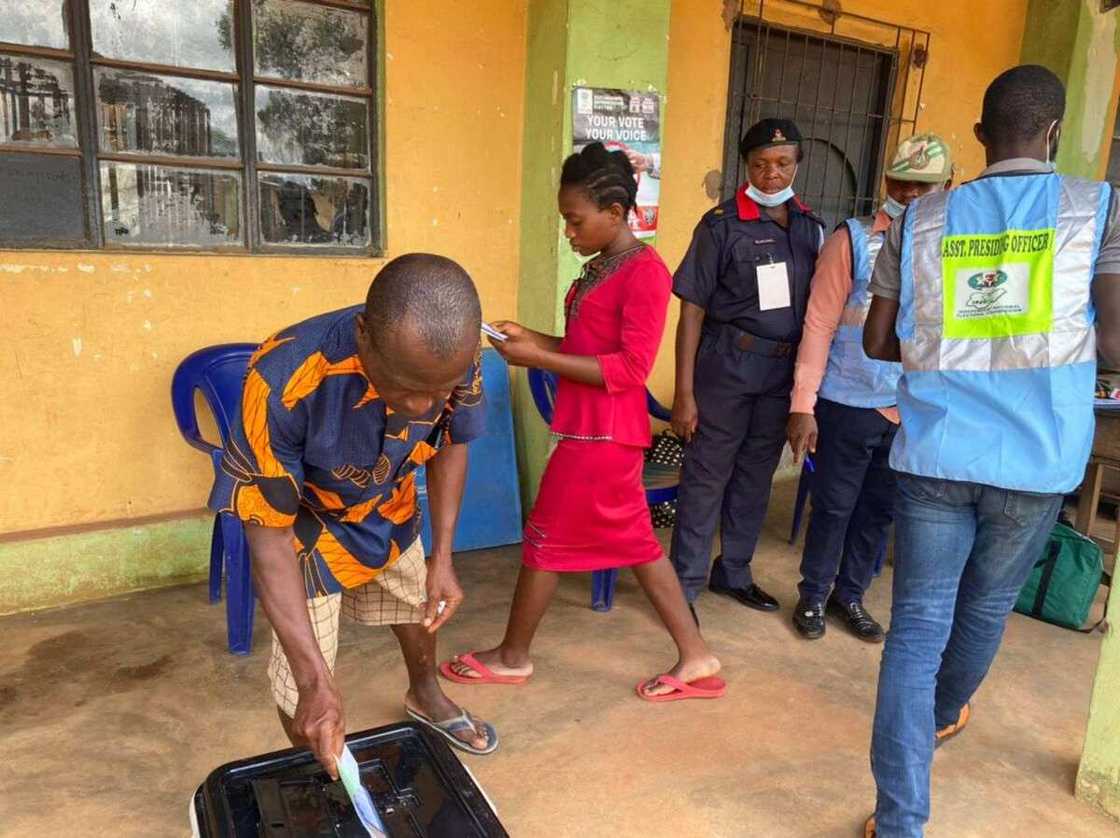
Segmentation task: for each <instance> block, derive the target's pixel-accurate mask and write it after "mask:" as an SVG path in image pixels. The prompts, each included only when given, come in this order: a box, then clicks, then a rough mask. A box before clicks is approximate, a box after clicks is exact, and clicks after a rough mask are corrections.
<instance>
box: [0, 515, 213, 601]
mask: <svg viewBox="0 0 1120 838" xmlns="http://www.w3.org/2000/svg"><path fill="white" fill-rule="evenodd" d="M213 520H214V517H213V515H210V514H205V515H203V514H200V515H197V516H191V517H189V518H182V519H178V520H174V521H160V522H157V523H148V524H141V525H137V526H123V527H115V528H112V529H104V530H93V531H90V532H81V533H71V534H67V535H55V536H48V537H45V538H33V539H28V540H26V541H9V542H4V543H0V614H11V613H14V612H16V611H30V610H32V609H38V608H49V607H51V606H55V605H68V604H71V603H75V602H84V601H86V600H92V599H101V598H102V597H107V596H112V595H113V594H122V593H128V592H130V591H140V590H145V589H147V588H160V587H165V586H167V585H178V584H183V583H186V582H198V581H200V580H202V579H205V578H206V575H207V573H208V570H209V564H210V533H211V526H212V524H213Z"/></svg>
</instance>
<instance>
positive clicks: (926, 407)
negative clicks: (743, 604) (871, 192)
mask: <svg viewBox="0 0 1120 838" xmlns="http://www.w3.org/2000/svg"><path fill="white" fill-rule="evenodd" d="M1064 111H1065V90H1064V88H1063V86H1062V83H1061V82H1060V81H1059V80H1058V78H1057V77H1056V76H1055V75H1054V74H1053V73H1051V72H1050V71H1049V70H1047V69H1045V68H1043V67H1038V66H1022V67H1015V68H1013V69H1011V70H1008V71H1007V72H1005V73H1003V74H1002V75H1000V76H999V77H998V78H996V80H995V81H993V82H992V84H991V85H990V86H989V87H988V90H987V92H986V93H985V94H984V105H983V114H982V117H981V120H980V123H979V124H978V125H977V126H976V137H977V139H978V140H979V141H980V142H981V144H983V146H984V148H985V151H986V156H987V163H988V167H987V168H986V169H984V171H983V172H981V174H980V177H979V178H978V179H977V180H975V181H972V182H971V183H966V184H965V185H963V186H961V187H959V188H958V189H955V190H953V191H952V192H940V193H936V194H933V195H928V196H925V197H923V198H919V199H918V200H917V201H916V202H914V203H913V204H911V205H910V206H909V207H908V208H907V210H906V213H905V214H904V215H903V217H902V218H901V219H899V220H898V221H896V222H895V223H894V224H893V225H892V226H891V228H890V230H889V231H888V234H887V238H886V241H885V242H884V243H883V248H882V251H881V252H880V254H879V258H878V261H877V262H876V265H875V271H874V274H873V276H872V280H871V292H872V294H873V295H874V299H873V300H872V304H871V310H870V312H869V314H868V317H867V322H866V325H865V327H864V348H865V349H866V350H867V354H868V355H869V356H870V357H872V358H876V359H879V360H883V361H899V360H901V362H902V366H903V375H902V378H901V380H900V382H899V388H898V407H899V412H900V413H901V418H902V427H901V429H900V430H899V432H898V435H897V438H896V440H895V443H894V447H893V449H892V451H891V460H890V462H891V466H892V467H893V468H894V469H895V471H897V472H898V473H899V474H898V498H897V501H896V506H895V532H896V542H895V563H894V585H893V603H892V609H891V624H890V631H889V633H888V634H887V639H886V644H885V646H884V649H883V659H882V666H881V668H880V672H879V691H878V701H877V705H876V708H875V724H874V732H873V734H872V741H871V766H872V773H873V774H874V775H875V782H876V786H877V788H878V796H877V801H876V809H875V815H874V817H872V818H871V819H870V820H869V821H868V823H867V830H866V833H867V835H868V836H878V838H911V837H912V836H921V835H922V833H923V830H924V827H925V823H926V821H927V820H928V818H929V807H930V764H931V762H932V760H933V750H934V748H935V746H936V745H939V744H941V743H943V742H945V741H947V740H948V739H949V738H951V737H952V736H955V735H956V734H957V733H959V732H960V731H961V730H962V729H963V728H964V726H965V724H966V723H967V722H968V719H969V712H970V708H969V701H970V700H971V698H972V695H973V693H975V691H976V689H977V688H978V687H979V686H980V683H981V681H982V680H983V679H984V676H985V675H986V674H987V672H988V668H989V666H990V665H991V663H992V660H993V658H994V657H995V654H996V651H997V649H998V648H999V644H1000V640H1001V638H1002V635H1003V629H1004V625H1005V623H1006V621H1007V616H1008V614H1009V613H1010V611H1011V607H1012V605H1013V604H1014V602H1015V600H1016V598H1017V596H1018V594H1019V591H1020V589H1021V588H1022V586H1023V583H1024V582H1025V581H1026V579H1027V576H1028V575H1029V573H1030V570H1031V568H1032V566H1033V565H1034V563H1035V560H1036V559H1037V557H1038V556H1039V555H1041V553H1042V552H1043V550H1044V547H1045V544H1046V539H1047V535H1048V534H1049V532H1050V529H1051V527H1052V526H1053V524H1054V521H1055V519H1056V517H1057V514H1058V511H1059V509H1060V507H1061V503H1062V496H1063V494H1064V493H1067V492H1070V491H1072V490H1073V489H1075V488H1076V487H1077V485H1078V483H1079V482H1080V481H1081V478H1082V475H1083V473H1084V469H1085V462H1086V460H1087V458H1088V456H1089V451H1090V448H1091V445H1092V441H1093V392H1094V381H1095V374H1096V362H1097V355H1098V353H1099V354H1100V357H1101V358H1102V359H1103V361H1104V362H1105V363H1106V364H1109V365H1114V364H1116V363H1117V362H1120V224H1118V223H1117V207H1116V201H1115V198H1114V196H1113V193H1112V189H1111V187H1109V186H1108V184H1105V183H1098V182H1094V181H1088V180H1081V179H1079V178H1072V177H1064V176H1061V175H1058V174H1055V172H1054V167H1053V165H1052V163H1051V161H1052V160H1053V159H1054V151H1055V148H1056V145H1057V141H1058V136H1059V134H1060V132H1061V122H1062V115H1063V113H1064ZM1094 326H1095V328H1094Z"/></svg>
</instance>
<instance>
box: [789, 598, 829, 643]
mask: <svg viewBox="0 0 1120 838" xmlns="http://www.w3.org/2000/svg"><path fill="white" fill-rule="evenodd" d="M793 627H794V628H796V629H797V633H798V634H800V635H801V636H802V637H804V638H805V639H806V640H818V639H819V638H821V637H824V606H823V605H821V604H820V603H819V602H807V601H805V600H803V599H799V600H797V607H796V608H794V609H793Z"/></svg>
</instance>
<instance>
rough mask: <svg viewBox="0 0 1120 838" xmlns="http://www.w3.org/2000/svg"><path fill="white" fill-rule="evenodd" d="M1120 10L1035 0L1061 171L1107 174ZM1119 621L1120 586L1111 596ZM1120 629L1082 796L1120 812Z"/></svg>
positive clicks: (1038, 50) (1102, 667)
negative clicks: (1055, 101) (1062, 93)
mask: <svg viewBox="0 0 1120 838" xmlns="http://www.w3.org/2000/svg"><path fill="white" fill-rule="evenodd" d="M1118 53H1120V11H1118V10H1115V9H1114V10H1112V11H1109V12H1102V11H1101V2H1100V0H1031V2H1030V6H1029V8H1028V11H1027V28H1026V31H1025V32H1024V34H1023V49H1022V54H1021V58H1022V61H1023V63H1029V64H1042V65H1044V66H1046V67H1049V68H1050V69H1051V70H1053V71H1054V72H1055V73H1057V74H1058V76H1059V77H1060V78H1061V79H1062V81H1063V82H1065V85H1066V97H1067V104H1066V117H1065V120H1064V128H1063V131H1062V141H1061V145H1060V147H1059V150H1058V159H1057V164H1058V171H1060V172H1062V173H1063V174H1073V175H1080V176H1082V177H1090V178H1099V177H1102V176H1103V174H1104V171H1105V168H1106V167H1107V165H1108V153H1109V150H1110V146H1111V138H1112V129H1113V125H1114V121H1115V119H1116V89H1117V55H1118ZM1110 600H1111V603H1110V611H1111V613H1112V615H1113V621H1115V620H1116V619H1117V618H1118V617H1120V591H1117V589H1116V588H1113V589H1112V591H1111V596H1110ZM1117 696H1120V636H1118V633H1117V630H1116V629H1115V628H1110V629H1108V632H1107V634H1106V636H1105V639H1104V642H1103V643H1102V644H1101V658H1100V663H1099V664H1098V666H1097V675H1096V680H1095V683H1094V686H1093V699H1092V704H1091V706H1090V709H1089V726H1088V729H1087V730H1086V732H1085V750H1084V753H1083V754H1082V757H1081V766H1080V769H1079V771H1078V773H1077V788H1076V795H1077V797H1078V798H1079V799H1081V800H1084V801H1085V802H1087V803H1089V804H1090V805H1092V806H1094V807H1096V808H1098V809H1100V810H1102V811H1104V812H1105V813H1106V814H1109V815H1111V816H1112V817H1114V818H1117V819H1120V701H1118V700H1117Z"/></svg>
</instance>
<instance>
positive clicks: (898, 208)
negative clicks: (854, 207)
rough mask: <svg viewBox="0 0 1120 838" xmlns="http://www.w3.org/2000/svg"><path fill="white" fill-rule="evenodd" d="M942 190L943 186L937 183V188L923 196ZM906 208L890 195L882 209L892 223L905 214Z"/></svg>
mask: <svg viewBox="0 0 1120 838" xmlns="http://www.w3.org/2000/svg"><path fill="white" fill-rule="evenodd" d="M944 189H945V187H944V185H943V184H940V183H939V184H937V186H935V187H933V189H931V190H930V191H929V192H927V193H925V194H927V195H932V194H933V193H934V192H941V191H942V190H944ZM907 206H908V205H907V204H904V203H902V202H901V201H896V200H895V199H894V198H892V197H891V196H890V195H887V200H885V201H883V207H882V209H883V212H885V213H886V214H887V217H888V218H890V219H891V221H894V219H896V218H898V217H899V216H900V215H902V213H904V212H906V207H907Z"/></svg>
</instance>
